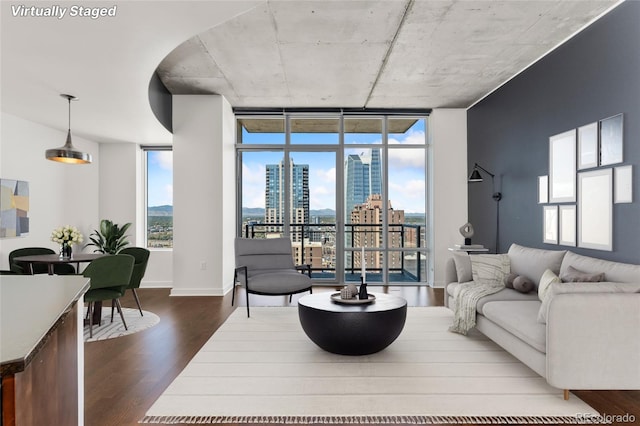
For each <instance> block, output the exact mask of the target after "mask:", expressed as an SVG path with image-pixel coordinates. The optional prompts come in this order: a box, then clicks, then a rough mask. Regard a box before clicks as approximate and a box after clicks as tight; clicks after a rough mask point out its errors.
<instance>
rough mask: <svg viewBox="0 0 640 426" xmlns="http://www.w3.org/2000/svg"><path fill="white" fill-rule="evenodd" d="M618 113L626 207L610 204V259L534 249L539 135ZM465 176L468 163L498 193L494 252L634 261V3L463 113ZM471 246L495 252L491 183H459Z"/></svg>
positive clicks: (639, 22)
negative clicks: (465, 197)
mask: <svg viewBox="0 0 640 426" xmlns="http://www.w3.org/2000/svg"><path fill="white" fill-rule="evenodd" d="M618 113H624V163H622V164H632V165H633V175H634V176H633V200H634V202H633V203H631V204H614V207H613V212H614V213H613V214H614V223H613V251H612V252H608V251H600V250H590V249H581V248H578V247H571V248H569V247H564V246H558V245H550V244H544V243H543V242H542V205H540V204H538V203H537V201H538V180H537V177H538V176H542V175H548V173H549V137H550V136H552V135H555V134H558V133H561V132H564V131H566V130H571V129H574V128H577V127H580V126H582V125H585V124H588V123H592V122H594V121H597V120H600V119H603V118H607V117H610V116H612V115H615V114H618ZM467 124H468V127H467V129H468V162H469V165H468V167H469V172H470V171H471V168H472V167H473V164H474V163H475V162H477V163H478V164H480V165H481V166H483V167H484V168H486V169H487V170H489V171H490V172H492V173H494V174H495V175H496V177H495V185H496V188H497V189H499V190H500V191H501V192H502V193H503V199H502V201H501V202H500V203H499V204H500V228H499V231H500V237H499V251H501V252H505V251H506V250H507V249H508V247H509V245H510V244H511V243H518V244H522V245H527V246H531V247H539V248H549V249H570V250H572V251H575V252H577V253H581V254H584V255H588V256H594V257H599V258H603V259H610V260H616V261H621V262H628V263H640V2H637V1H629V2H625V3H623V4H621V5H620V6H618V7H617V8H616V9H614V10H613V11H611V12H610V13H609V14H607V15H606V16H604V17H603V18H601V19H600V20H598V21H597V22H595V23H594V24H593V25H591V26H590V27H588V28H587V29H585V30H584V31H582V32H581V33H580V34H578V35H577V36H575V37H573V38H572V39H571V40H569V41H568V42H567V43H565V44H563V45H562V46H561V47H559V48H558V49H556V50H555V51H553V52H552V53H551V54H549V55H547V56H545V57H544V58H543V59H542V60H540V61H539V62H537V63H536V64H534V65H533V66H532V67H530V68H528V69H527V70H526V71H524V72H523V73H521V74H520V75H518V76H517V77H515V78H514V79H513V80H511V81H510V82H508V83H507V84H506V85H504V86H503V87H501V88H500V89H498V90H497V91H496V92H494V93H493V94H491V95H490V96H488V97H487V98H485V99H484V100H482V101H481V102H479V103H478V104H476V105H475V106H474V107H472V108H470V109H469V111H468V123H467ZM468 190H469V220H470V222H471V223H472V224H473V225H474V228H475V231H476V234H475V236H474V238H473V242H474V243H479V244H481V243H482V244H485V246H488V247H491V248H492V249H495V246H496V244H495V239H496V202H495V201H493V200H492V198H491V194H492V188H491V179H490V178H489V179H485V181H484V182H482V183H470V184H469V189H468Z"/></svg>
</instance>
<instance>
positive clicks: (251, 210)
mask: <svg viewBox="0 0 640 426" xmlns="http://www.w3.org/2000/svg"><path fill="white" fill-rule="evenodd" d="M309 213H310V214H311V216H335V215H336V212H335V210H332V209H319V210H311V211H310V212H309ZM242 216H264V209H263V208H262V207H243V208H242Z"/></svg>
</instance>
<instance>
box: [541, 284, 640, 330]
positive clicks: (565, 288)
mask: <svg viewBox="0 0 640 426" xmlns="http://www.w3.org/2000/svg"><path fill="white" fill-rule="evenodd" d="M638 292H640V282H635V283H612V282H588V283H584V282H582V283H576V282H572V283H563V282H559V283H553V284H551V286H550V287H549V290H548V291H547V294H546V297H545V299H544V300H543V301H542V304H541V305H540V311H539V312H538V322H539V323H541V324H546V323H547V315H548V314H549V306H550V305H551V301H552V300H553V297H554V296H555V295H556V294H565V293H638Z"/></svg>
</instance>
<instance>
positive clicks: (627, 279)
mask: <svg viewBox="0 0 640 426" xmlns="http://www.w3.org/2000/svg"><path fill="white" fill-rule="evenodd" d="M569 266H572V267H574V268H575V269H578V270H580V271H583V272H586V273H589V274H597V273H600V272H604V280H605V281H614V282H621V283H632V282H637V281H638V277H640V265H632V264H630V263H620V262H612V261H609V260H602V259H596V258H594V257H589V256H582V255H579V254H575V253H573V252H568V253H567V255H566V256H565V257H564V259H563V260H562V266H561V267H560V276H562V275H564V274H565V273H566V272H567V270H568V269H569Z"/></svg>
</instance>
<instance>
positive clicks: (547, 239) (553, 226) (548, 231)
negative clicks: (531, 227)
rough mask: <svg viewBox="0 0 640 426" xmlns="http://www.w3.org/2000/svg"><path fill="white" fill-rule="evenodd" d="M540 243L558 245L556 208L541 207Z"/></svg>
mask: <svg viewBox="0 0 640 426" xmlns="http://www.w3.org/2000/svg"><path fill="white" fill-rule="evenodd" d="M543 212H544V216H543V221H544V222H543V230H542V234H543V235H542V242H544V243H547V244H558V206H544V207H543Z"/></svg>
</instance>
